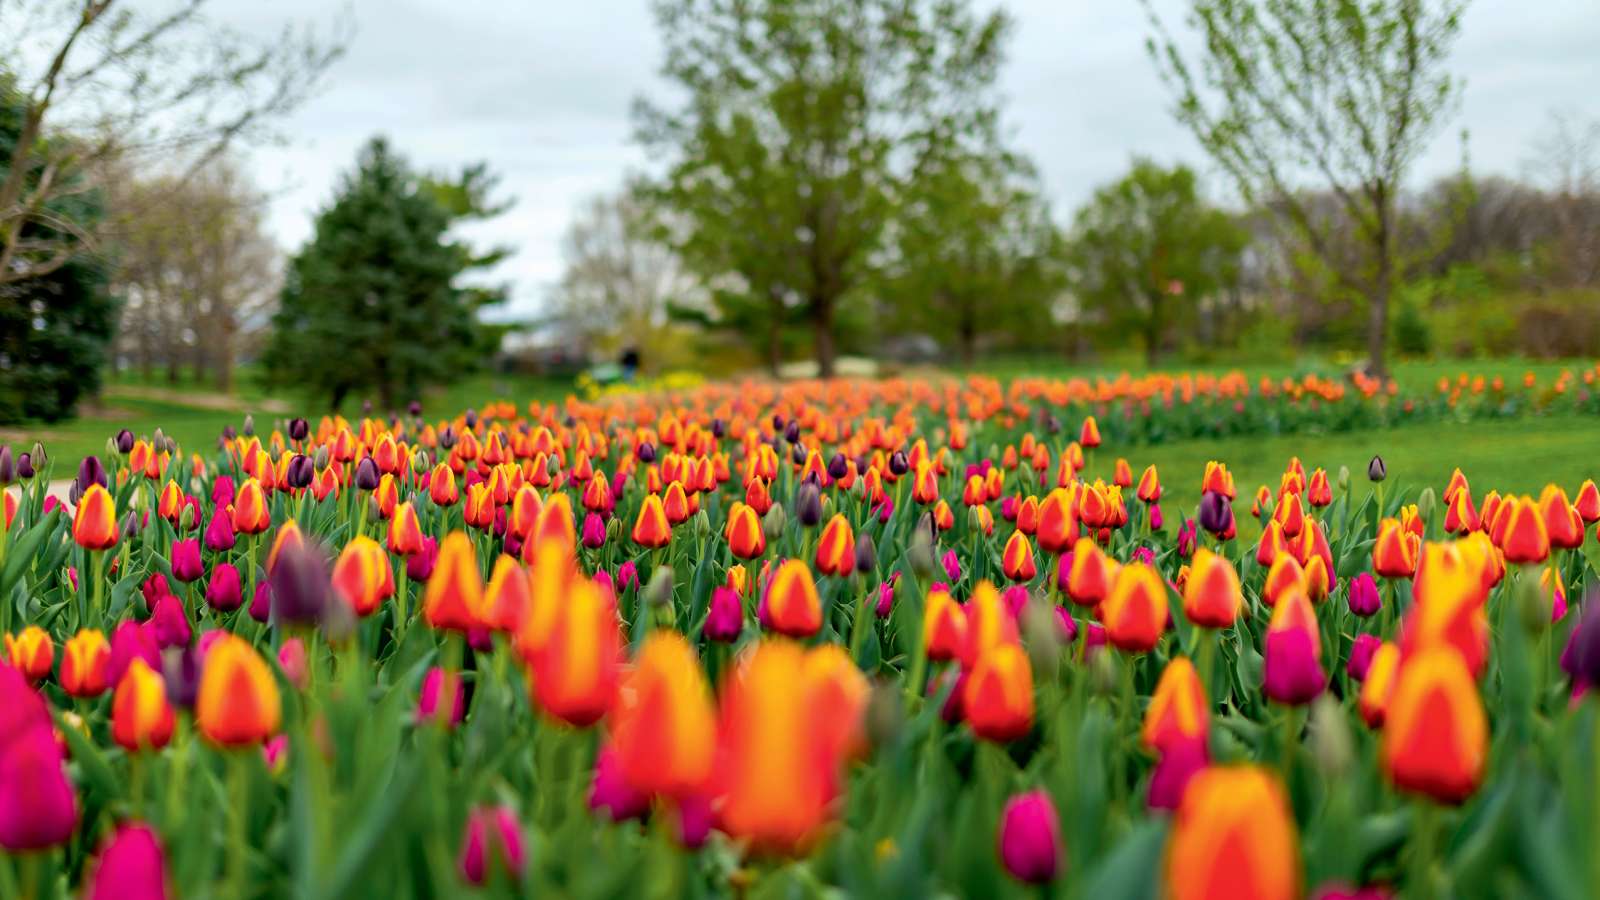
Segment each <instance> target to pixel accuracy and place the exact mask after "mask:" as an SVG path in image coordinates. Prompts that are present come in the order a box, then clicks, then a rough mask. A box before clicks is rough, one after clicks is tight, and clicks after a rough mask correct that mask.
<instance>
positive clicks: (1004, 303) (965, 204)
mask: <svg viewBox="0 0 1600 900" xmlns="http://www.w3.org/2000/svg"><path fill="white" fill-rule="evenodd" d="M895 232H896V238H897V240H896V247H897V250H898V265H897V270H896V272H895V274H894V278H893V280H892V282H891V287H892V291H893V293H894V295H895V297H896V300H897V303H896V306H897V307H898V309H897V311H896V312H897V315H896V318H897V319H898V320H900V321H902V322H904V323H906V324H909V325H911V326H913V327H916V328H919V329H922V330H925V331H928V332H930V333H933V334H935V335H937V336H940V337H946V338H949V339H952V340H953V341H954V342H955V344H956V346H957V347H958V348H959V352H960V354H961V359H962V361H963V362H965V363H967V364H969V365H970V364H971V363H972V362H973V361H974V360H975V359H976V357H977V354H978V344H979V341H980V338H982V337H983V336H985V335H993V334H997V333H1001V332H1010V333H1011V334H1012V335H1021V336H1023V337H1024V342H1031V341H1030V340H1029V336H1031V335H1037V334H1040V333H1043V332H1044V331H1045V330H1046V329H1047V328H1048V323H1049V312H1050V304H1051V302H1052V301H1053V300H1054V299H1055V297H1056V295H1057V293H1058V290H1059V288H1060V286H1061V285H1060V281H1061V279H1060V274H1061V267H1060V261H1061V249H1062V248H1061V236H1060V233H1059V232H1058V231H1057V229H1056V227H1055V223H1053V222H1051V221H1050V212H1049V208H1048V207H1047V205H1046V204H1045V203H1044V201H1043V199H1042V198H1041V197H1040V192H1039V189H1038V186H1037V184H1036V183H1035V179H1034V176H1033V172H1032V171H1031V170H1030V169H1029V168H1028V167H1027V166H1026V165H1025V164H1023V163H1021V162H1020V161H1017V160H1014V159H1011V158H1009V157H1008V156H1006V155H1005V154H1001V153H990V154H972V155H961V156H957V157H955V158H941V157H933V158H929V159H926V160H924V161H923V163H922V164H921V165H920V166H919V167H918V170H917V173H916V177H915V178H913V179H912V183H911V185H910V187H909V189H908V191H907V194H906V198H905V202H904V204H903V205H902V207H901V209H900V211H899V215H898V216H897V220H896V227H895Z"/></svg>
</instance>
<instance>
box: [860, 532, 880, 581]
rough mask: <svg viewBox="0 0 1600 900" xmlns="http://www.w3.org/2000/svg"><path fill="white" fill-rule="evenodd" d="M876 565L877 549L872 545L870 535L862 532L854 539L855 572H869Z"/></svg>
mask: <svg viewBox="0 0 1600 900" xmlns="http://www.w3.org/2000/svg"><path fill="white" fill-rule="evenodd" d="M877 565H878V548H877V546H876V545H874V544H873V543H872V535H870V534H867V533H866V532H864V531H863V532H862V533H861V535H860V536H859V537H857V538H856V569H855V570H856V571H857V572H871V571H872V570H873V569H875V568H877Z"/></svg>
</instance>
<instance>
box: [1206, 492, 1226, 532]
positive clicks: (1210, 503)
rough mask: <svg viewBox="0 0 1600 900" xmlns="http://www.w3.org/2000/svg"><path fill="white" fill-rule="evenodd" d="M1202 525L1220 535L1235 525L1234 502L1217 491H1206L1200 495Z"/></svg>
mask: <svg viewBox="0 0 1600 900" xmlns="http://www.w3.org/2000/svg"><path fill="white" fill-rule="evenodd" d="M1200 527H1201V528H1204V529H1205V530H1206V531H1209V532H1211V533H1212V534H1214V535H1217V536H1218V537H1220V536H1222V535H1224V534H1227V533H1228V530H1229V529H1231V528H1232V527H1233V504H1231V503H1229V502H1228V498H1227V497H1226V496H1224V495H1222V494H1219V493H1217V492H1216V491H1206V492H1205V493H1204V494H1202V495H1201V496H1200Z"/></svg>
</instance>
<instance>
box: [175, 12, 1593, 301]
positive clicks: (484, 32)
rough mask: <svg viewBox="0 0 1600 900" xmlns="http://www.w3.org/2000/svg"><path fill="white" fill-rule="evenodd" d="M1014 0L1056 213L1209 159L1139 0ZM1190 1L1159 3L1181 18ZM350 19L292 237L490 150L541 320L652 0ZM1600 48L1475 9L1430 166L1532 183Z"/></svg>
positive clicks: (651, 31)
mask: <svg viewBox="0 0 1600 900" xmlns="http://www.w3.org/2000/svg"><path fill="white" fill-rule="evenodd" d="M979 2H984V0H979ZM993 2H996V0H988V2H987V3H985V4H984V5H989V4H992V3H993ZM999 2H1002V3H1003V5H1004V6H1006V7H1007V8H1008V9H1009V10H1010V11H1011V13H1012V15H1013V16H1014V17H1015V19H1016V24H1017V27H1016V30H1015V34H1014V37H1013V40H1012V43H1011V46H1010V53H1009V59H1008V62H1007V65H1006V67H1005V70H1004V74H1003V76H1002V82H1003V89H1004V92H1005V95H1006V98H1007V101H1008V103H1007V121H1008V123H1009V125H1010V127H1011V129H1012V131H1013V133H1014V136H1015V141H1016V143H1017V144H1018V145H1020V147H1021V148H1022V149H1023V150H1025V151H1026V152H1027V153H1028V154H1030V155H1031V156H1032V158H1033V160H1034V161H1035V163H1036V164H1037V165H1038V166H1039V168H1040V171H1041V172H1042V174H1043V177H1044V182H1045V187H1046V189H1047V191H1048V193H1049V196H1050V198H1051V201H1052V204H1053V205H1054V207H1055V210H1056V218H1057V219H1058V220H1059V221H1063V222H1065V221H1067V219H1068V218H1069V216H1070V214H1071V211H1072V210H1073V209H1074V208H1075V207H1076V206H1077V205H1078V204H1079V203H1080V202H1082V200H1083V199H1084V198H1085V197H1086V196H1087V195H1088V194H1089V192H1090V191H1091V190H1092V189H1093V188H1094V186H1095V185H1096V184H1098V183H1100V182H1102V181H1105V180H1107V179H1110V178H1114V177H1115V176H1117V175H1118V174H1119V173H1120V172H1121V171H1122V170H1123V168H1124V167H1125V166H1126V165H1127V163H1128V160H1129V158H1130V157H1131V156H1132V155H1134V154H1141V155H1146V156H1151V157H1154V158H1156V159H1158V160H1161V161H1168V162H1170V161H1177V160H1183V161H1188V162H1190V163H1193V164H1196V165H1200V166H1202V168H1203V167H1204V159H1203V157H1202V156H1201V155H1200V153H1199V151H1198V149H1197V147H1196V146H1195V144H1194V143H1193V141H1191V140H1190V139H1189V138H1188V137H1187V135H1186V133H1185V132H1184V131H1183V130H1182V129H1181V128H1180V127H1179V126H1178V125H1176V124H1175V123H1174V122H1173V120H1172V117H1171V115H1170V113H1169V108H1170V102H1169V98H1168V96H1167V94H1166V92H1165V90H1164V88H1163V86H1162V85H1161V83H1160V82H1159V81H1158V79H1157V78H1156V75H1155V73H1154V71H1153V69H1152V67H1151V65H1150V63H1149V61H1148V59H1147V57H1146V55H1145V50H1144V37H1145V34H1146V23H1145V19H1144V14H1143V11H1142V8H1141V7H1140V5H1139V4H1138V3H1136V2H1134V0H999ZM151 5H153V6H154V5H160V4H158V3H156V2H155V0H151ZM1183 5H1184V4H1183V3H1182V2H1181V0H1161V2H1160V6H1161V7H1162V8H1165V9H1167V10H1169V11H1170V15H1169V21H1174V22H1176V20H1177V18H1178V16H1179V15H1180V14H1181V10H1182V8H1183ZM333 6H334V4H332V3H330V2H328V0H274V2H271V3H264V2H262V0H214V3H213V4H212V7H211V9H212V16H213V18H215V19H216V20H218V21H219V22H223V23H227V24H230V25H233V26H237V27H239V28H242V29H246V30H276V29H277V28H279V27H281V26H282V25H283V24H284V23H286V22H289V21H292V20H301V21H304V20H316V19H319V18H321V19H324V20H326V19H327V18H328V16H329V12H328V11H329V9H330V8H332V7H333ZM350 16H351V18H353V20H354V22H353V24H354V36H353V40H352V42H351V44H350V47H349V52H348V54H347V55H346V56H345V57H344V58H343V59H342V60H341V61H340V62H339V63H337V64H336V65H335V67H334V68H333V69H332V70H331V71H330V72H329V73H328V76H327V84H326V87H325V89H324V90H323V91H322V92H321V93H320V94H319V95H318V96H316V97H315V98H314V99H312V100H311V101H310V102H309V103H308V104H306V106H305V107H304V108H303V109H301V110H300V111H299V112H298V113H296V114H295V116H294V117H293V118H292V119H291V120H289V121H288V122H286V123H284V128H283V129H282V130H283V132H284V133H285V134H286V135H287V136H288V140H287V143H286V144H284V145H283V146H274V147H268V148H257V149H254V150H252V151H251V153H250V155H249V160H250V162H251V165H252V168H253V171H254V174H255V177H256V179H257V180H258V181H259V182H260V184H261V185H262V187H264V188H266V189H268V190H269V191H270V192H271V193H272V197H273V201H272V209H271V221H270V224H271V229H272V231H273V233H274V235H275V236H276V237H277V239H278V241H279V243H280V244H281V245H282V246H283V247H284V248H285V249H286V250H293V249H294V248H296V247H298V246H299V244H300V242H301V241H303V240H304V239H305V237H306V235H307V234H308V233H309V232H310V229H311V221H312V217H313V216H314V215H315V213H316V211H317V209H318V208H319V207H321V206H322V205H324V204H325V203H327V202H328V200H329V198H330V196H331V194H332V191H333V186H334V184H335V181H336V178H337V176H338V174H339V172H340V171H341V170H343V169H346V168H348V167H349V166H350V165H351V162H352V160H353V159H354V156H355V153H356V150H357V148H358V147H359V146H360V144H361V143H362V142H363V141H365V140H366V139H367V138H368V137H369V136H371V135H373V134H375V133H378V132H382V133H384V134H387V135H388V136H389V137H390V138H392V139H393V141H394V143H395V144H396V145H397V146H398V147H399V148H400V150H401V151H402V152H404V153H405V154H407V155H408V156H409V157H410V158H411V160H412V161H413V162H414V163H416V164H418V165H420V166H424V167H428V168H435V167H458V166H459V165H461V164H463V163H466V162H470V161H473V160H478V159H483V160H487V161H488V162H489V164H490V165H491V167H492V168H493V169H494V170H495V171H496V172H498V173H500V174H501V175H502V176H503V178H504V182H503V184H504V188H505V191H506V193H508V194H511V195H514V196H515V198H516V200H517V204H516V206H515V208H514V209H513V210H512V211H511V212H510V213H508V214H506V215H505V216H503V217H501V218H500V219H497V220H495V221H494V222H493V223H489V224H486V225H484V226H482V227H480V228H478V229H476V231H475V234H477V235H479V236H481V237H482V238H483V239H484V240H486V241H494V242H497V243H509V244H511V245H514V246H515V247H517V248H518V252H517V254H516V256H515V257H514V258H512V259H511V260H509V261H508V262H507V263H505V264H504V265H503V266H502V268H501V271H500V272H499V273H498V275H499V277H502V278H505V279H507V280H509V281H510V282H511V283H512V284H513V301H512V303H511V304H510V306H509V308H508V309H507V310H506V311H505V312H503V313H502V315H514V316H519V317H520V316H527V315H534V314H537V312H538V310H539V307H540V304H541V302H542V298H543V296H544V294H545V291H546V288H547V286H548V285H549V284H551V283H552V282H554V281H555V280H556V279H557V278H559V276H560V272H561V254H560V238H561V233H562V230H563V228H564V227H565V225H566V222H567V220H568V218H569V217H570V216H571V214H572V211H573V209H574V208H575V207H576V206H577V205H578V204H579V202H580V201H582V200H583V199H584V198H585V197H587V196H590V195H592V194H595V193H599V192H604V191H608V190H611V189H613V188H614V187H615V186H617V185H618V184H619V183H620V182H621V179H622V176H623V174H624V173H625V172H627V171H629V170H631V169H638V168H640V167H642V166H644V165H646V160H645V159H644V155H643V154H642V153H641V151H640V150H639V149H638V148H637V147H636V146H634V145H633V144H632V143H631V141H630V120H629V106H630V104H631V102H632V100H633V99H634V98H635V97H637V96H639V95H641V94H646V93H657V94H659V92H660V91H661V90H662V82H661V81H660V80H659V78H658V76H657V71H656V70H657V67H658V63H659V54H660V46H659V43H658V41H657V39H656V35H655V28H654V24H653V22H652V20H651V17H650V14H649V4H648V0H577V2H569V0H353V2H352V3H351V6H350ZM1597 44H1600V0H1476V2H1474V3H1473V4H1472V6H1471V7H1470V8H1469V10H1468V12H1467V15H1466V19H1465V23H1464V26H1463V28H1462V34H1461V37H1460V40H1459V43H1458V44H1457V50H1456V54H1455V66H1454V67H1455V72H1456V74H1457V75H1459V76H1460V77H1462V78H1464V79H1465V92H1464V95H1463V98H1462V103H1461V107H1460V115H1459V119H1458V121H1457V123H1456V124H1455V126H1453V127H1451V128H1449V129H1448V130H1447V133H1445V134H1443V135H1442V136H1441V138H1440V139H1439V140H1437V141H1435V143H1434V145H1433V146H1432V147H1431V148H1430V149H1429V151H1428V153H1427V155H1426V156H1425V158H1424V160H1423V162H1422V164H1421V166H1420V171H1419V176H1420V177H1422V178H1424V179H1426V178H1428V177H1431V176H1435V175H1438V174H1441V173H1444V172H1448V171H1452V170H1454V169H1455V168H1456V167H1457V166H1459V164H1460V160H1461V145H1460V139H1459V135H1460V130H1461V129H1462V128H1466V129H1467V130H1468V131H1469V132H1470V135H1471V140H1470V153H1471V160H1472V166H1473V169H1474V170H1475V171H1477V172H1479V173H1487V172H1498V173H1505V174H1519V173H1521V172H1522V171H1523V170H1524V162H1525V160H1526V159H1527V158H1528V156H1529V152H1530V144H1531V142H1532V141H1533V140H1534V139H1535V137H1536V136H1537V135H1538V134H1539V133H1540V132H1541V131H1542V130H1544V128H1545V125H1546V123H1547V118H1548V115H1549V113H1550V111H1551V110H1553V109H1563V110H1568V111H1572V112H1576V113H1578V114H1581V115H1583V116H1586V117H1596V116H1600V100H1597V99H1596V97H1597V95H1596V86H1597V85H1600V50H1597V49H1596V46H1597Z"/></svg>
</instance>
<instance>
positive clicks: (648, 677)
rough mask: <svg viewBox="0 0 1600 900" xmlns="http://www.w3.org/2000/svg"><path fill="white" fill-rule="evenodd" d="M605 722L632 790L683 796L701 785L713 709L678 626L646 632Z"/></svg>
mask: <svg viewBox="0 0 1600 900" xmlns="http://www.w3.org/2000/svg"><path fill="white" fill-rule="evenodd" d="M608 722H609V726H610V733H611V746H612V747H613V748H614V749H615V750H616V753H617V762H618V764H619V765H620V767H621V770H622V775H623V777H624V778H626V779H627V781H628V783H629V784H630V785H632V786H633V787H634V788H635V789H636V790H639V791H642V792H644V793H647V794H660V795H664V796H669V797H686V796H690V795H692V794H696V793H698V792H700V791H701V790H703V789H704V788H705V786H706V782H707V779H709V778H710V776H711V767H712V761H713V757H714V754H715V752H716V713H715V712H714V710H713V709H712V705H711V690H710V687H709V686H708V685H707V684H706V682H705V675H704V671H703V670H702V669H701V668H700V661H699V659H697V658H696V657H695V653H694V649H693V648H692V647H690V646H689V642H688V641H686V640H684V638H683V636H682V635H680V634H678V632H676V631H665V630H662V631H656V632H653V633H651V634H650V635H649V636H647V637H646V638H645V640H644V643H643V644H642V645H641V646H640V649H639V655H638V658H637V659H636V660H635V661H634V666H633V669H632V670H631V671H630V672H629V673H628V675H627V676H626V677H625V678H624V679H623V681H622V685H621V690H619V691H618V693H617V702H616V705H615V706H614V707H613V708H612V709H611V713H610V719H609V720H608Z"/></svg>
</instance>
